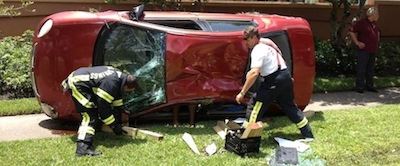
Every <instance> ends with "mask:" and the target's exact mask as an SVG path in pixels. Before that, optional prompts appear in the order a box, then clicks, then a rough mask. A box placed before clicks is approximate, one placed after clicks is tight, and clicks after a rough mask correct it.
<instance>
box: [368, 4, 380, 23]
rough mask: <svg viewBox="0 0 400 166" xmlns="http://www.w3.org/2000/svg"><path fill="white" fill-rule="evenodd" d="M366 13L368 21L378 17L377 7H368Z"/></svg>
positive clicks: (376, 19)
mask: <svg viewBox="0 0 400 166" xmlns="http://www.w3.org/2000/svg"><path fill="white" fill-rule="evenodd" d="M366 15H367V17H368V20H369V21H378V19H379V13H378V9H377V8H376V7H370V8H368V10H367V12H366Z"/></svg>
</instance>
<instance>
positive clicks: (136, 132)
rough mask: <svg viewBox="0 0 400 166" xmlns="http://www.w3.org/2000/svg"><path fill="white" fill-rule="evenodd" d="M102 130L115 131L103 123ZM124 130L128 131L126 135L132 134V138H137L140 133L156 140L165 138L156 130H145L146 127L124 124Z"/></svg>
mask: <svg viewBox="0 0 400 166" xmlns="http://www.w3.org/2000/svg"><path fill="white" fill-rule="evenodd" d="M101 130H102V131H104V132H109V133H111V132H113V131H112V129H111V128H110V127H109V126H106V125H103V126H102V129H101ZM122 130H124V131H126V132H127V134H125V135H127V136H130V137H132V138H136V137H138V136H140V135H141V136H145V137H150V138H154V139H156V140H162V139H163V138H164V135H162V134H160V133H157V132H154V131H150V130H144V129H139V128H134V127H128V126H123V127H122Z"/></svg>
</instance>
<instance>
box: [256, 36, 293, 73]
mask: <svg viewBox="0 0 400 166" xmlns="http://www.w3.org/2000/svg"><path fill="white" fill-rule="evenodd" d="M277 54H278V52H277V51H276V50H275V49H274V48H273V47H271V46H269V45H266V44H263V43H258V44H257V45H255V46H254V48H253V50H252V51H251V65H250V68H254V67H259V68H260V74H261V76H267V75H269V74H271V73H273V72H275V71H277V70H278V59H277ZM278 57H279V61H280V65H281V70H282V69H286V68H287V66H286V63H285V60H283V58H282V56H281V55H280V54H278Z"/></svg>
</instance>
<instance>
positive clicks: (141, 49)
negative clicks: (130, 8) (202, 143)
mask: <svg viewBox="0 0 400 166" xmlns="http://www.w3.org/2000/svg"><path fill="white" fill-rule="evenodd" d="M165 36H166V35H165V33H164V32H159V31H155V30H148V29H141V28H136V27H131V26H128V25H121V24H114V25H112V26H111V28H110V29H108V28H104V30H103V32H102V33H101V35H100V37H99V40H98V43H97V46H96V50H95V57H94V65H109V66H114V67H116V68H118V69H120V70H122V71H124V72H129V73H130V74H132V75H134V76H135V77H136V78H137V79H138V82H139V86H140V89H141V90H140V91H135V92H134V93H131V94H127V95H126V96H125V97H124V102H125V106H126V107H127V110H129V111H132V112H136V111H141V110H143V109H144V108H146V107H148V106H152V105H155V104H160V103H165V102H166V96H165V57H164V56H165V55H164V54H165Z"/></svg>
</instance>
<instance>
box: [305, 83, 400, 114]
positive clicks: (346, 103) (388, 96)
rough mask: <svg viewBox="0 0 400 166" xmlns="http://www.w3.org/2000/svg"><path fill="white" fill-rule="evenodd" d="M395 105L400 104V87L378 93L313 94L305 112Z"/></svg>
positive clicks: (381, 90) (380, 90)
mask: <svg viewBox="0 0 400 166" xmlns="http://www.w3.org/2000/svg"><path fill="white" fill-rule="evenodd" d="M393 103H400V87H392V88H387V89H379V92H378V93H373V92H368V91H366V92H364V93H357V92H353V91H348V92H333V93H317V94H313V96H312V98H311V101H310V104H309V105H308V106H307V107H306V109H305V111H326V110H339V109H346V108H353V107H363V106H377V105H381V104H393Z"/></svg>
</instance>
